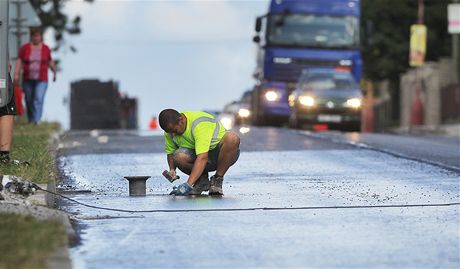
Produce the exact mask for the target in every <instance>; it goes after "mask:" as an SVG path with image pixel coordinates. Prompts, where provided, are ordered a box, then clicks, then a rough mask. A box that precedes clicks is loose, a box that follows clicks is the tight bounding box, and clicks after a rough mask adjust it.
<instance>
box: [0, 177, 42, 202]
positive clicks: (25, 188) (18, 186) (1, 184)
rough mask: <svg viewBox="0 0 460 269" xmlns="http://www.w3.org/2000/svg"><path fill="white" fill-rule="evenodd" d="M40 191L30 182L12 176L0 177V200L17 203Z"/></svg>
mask: <svg viewBox="0 0 460 269" xmlns="http://www.w3.org/2000/svg"><path fill="white" fill-rule="evenodd" d="M38 189H40V188H39V187H38V186H37V184H35V183H33V182H31V181H30V180H27V179H24V178H21V177H18V176H12V175H3V176H0V200H5V201H19V200H23V199H24V198H27V197H28V196H29V195H32V194H34V193H35V191H37V190H38Z"/></svg>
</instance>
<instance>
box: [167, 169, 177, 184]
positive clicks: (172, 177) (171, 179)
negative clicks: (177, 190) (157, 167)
mask: <svg viewBox="0 0 460 269" xmlns="http://www.w3.org/2000/svg"><path fill="white" fill-rule="evenodd" d="M163 176H164V177H165V178H166V179H167V180H169V182H171V183H173V182H174V180H176V179H178V178H179V176H178V175H177V174H176V170H170V171H169V172H168V171H167V170H164V171H163Z"/></svg>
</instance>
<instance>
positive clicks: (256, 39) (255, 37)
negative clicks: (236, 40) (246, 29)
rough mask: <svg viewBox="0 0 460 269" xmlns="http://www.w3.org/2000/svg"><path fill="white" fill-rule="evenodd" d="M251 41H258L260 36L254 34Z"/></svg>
mask: <svg viewBox="0 0 460 269" xmlns="http://www.w3.org/2000/svg"><path fill="white" fill-rule="evenodd" d="M252 41H254V42H255V43H259V42H260V36H258V35H256V36H254V37H253V38H252Z"/></svg>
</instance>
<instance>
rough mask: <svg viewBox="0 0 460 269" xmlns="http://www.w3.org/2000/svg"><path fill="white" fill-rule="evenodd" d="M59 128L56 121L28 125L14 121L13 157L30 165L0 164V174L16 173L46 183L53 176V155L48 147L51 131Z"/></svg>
mask: <svg viewBox="0 0 460 269" xmlns="http://www.w3.org/2000/svg"><path fill="white" fill-rule="evenodd" d="M57 130H59V125H58V124H56V123H42V124H40V125H37V126H35V125H30V124H27V123H24V122H19V123H15V126H14V134H13V146H12V153H11V154H12V155H11V157H12V158H13V159H17V160H21V161H28V162H29V163H30V164H31V165H30V166H23V165H12V164H8V165H1V166H0V175H16V176H20V177H23V178H26V179H29V180H31V181H33V182H35V183H48V180H49V179H50V178H53V177H54V176H55V166H54V157H53V155H52V154H51V151H50V148H49V140H50V136H51V134H52V132H55V131H57Z"/></svg>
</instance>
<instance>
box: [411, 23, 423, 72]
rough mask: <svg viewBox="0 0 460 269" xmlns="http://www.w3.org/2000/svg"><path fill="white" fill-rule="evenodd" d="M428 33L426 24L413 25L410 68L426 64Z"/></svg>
mask: <svg viewBox="0 0 460 269" xmlns="http://www.w3.org/2000/svg"><path fill="white" fill-rule="evenodd" d="M426 33H427V30H426V26H425V25H424V24H413V25H412V26H411V27H410V55H409V65H410V66H421V65H423V63H424V62H425V54H426Z"/></svg>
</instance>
